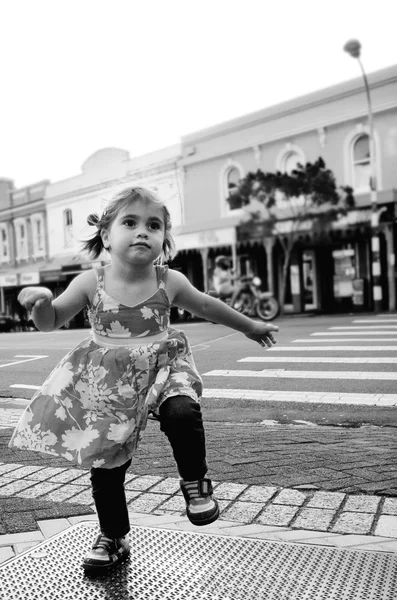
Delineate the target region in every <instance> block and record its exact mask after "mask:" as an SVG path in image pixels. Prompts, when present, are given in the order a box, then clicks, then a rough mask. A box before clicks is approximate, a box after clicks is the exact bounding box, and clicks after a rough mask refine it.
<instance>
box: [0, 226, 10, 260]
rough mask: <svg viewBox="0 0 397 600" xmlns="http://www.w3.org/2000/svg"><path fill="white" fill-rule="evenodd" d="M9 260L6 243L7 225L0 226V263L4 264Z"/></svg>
mask: <svg viewBox="0 0 397 600" xmlns="http://www.w3.org/2000/svg"><path fill="white" fill-rule="evenodd" d="M9 260H10V248H9V242H8V231H7V225H0V262H1V263H5V262H8V261H9Z"/></svg>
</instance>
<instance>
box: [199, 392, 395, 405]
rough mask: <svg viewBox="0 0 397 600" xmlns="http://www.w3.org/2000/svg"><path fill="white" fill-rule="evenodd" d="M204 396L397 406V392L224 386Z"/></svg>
mask: <svg viewBox="0 0 397 600" xmlns="http://www.w3.org/2000/svg"><path fill="white" fill-rule="evenodd" d="M203 398H206V399H211V400H213V399H216V398H222V399H228V400H258V401H260V402H266V401H271V402H307V403H313V402H316V403H321V404H366V405H372V406H397V394H365V393H364V394H355V393H351V392H345V393H340V394H337V393H333V392H295V391H282V392H278V391H272V390H247V389H232V390H227V389H224V388H207V389H204V393H203Z"/></svg>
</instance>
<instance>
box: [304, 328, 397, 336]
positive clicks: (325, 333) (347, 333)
mask: <svg viewBox="0 0 397 600" xmlns="http://www.w3.org/2000/svg"><path fill="white" fill-rule="evenodd" d="M396 333H397V331H380V332H379V333H378V332H377V331H362V330H361V329H360V330H356V331H316V332H315V333H311V334H310V335H396Z"/></svg>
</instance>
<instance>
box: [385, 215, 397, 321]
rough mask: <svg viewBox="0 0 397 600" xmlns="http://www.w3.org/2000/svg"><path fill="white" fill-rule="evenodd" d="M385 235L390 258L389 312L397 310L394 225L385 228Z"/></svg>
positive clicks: (388, 269)
mask: <svg viewBox="0 0 397 600" xmlns="http://www.w3.org/2000/svg"><path fill="white" fill-rule="evenodd" d="M383 231H384V234H385V238H386V256H388V257H389V260H388V261H387V282H388V287H389V310H395V309H396V274H395V268H396V267H395V261H396V255H395V247H394V235H393V233H394V232H393V225H392V224H388V225H385V226H384V229H383Z"/></svg>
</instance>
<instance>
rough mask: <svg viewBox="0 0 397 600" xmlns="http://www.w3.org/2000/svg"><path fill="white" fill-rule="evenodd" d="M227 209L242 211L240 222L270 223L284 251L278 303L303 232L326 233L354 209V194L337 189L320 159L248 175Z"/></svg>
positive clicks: (229, 198) (346, 190)
mask: <svg viewBox="0 0 397 600" xmlns="http://www.w3.org/2000/svg"><path fill="white" fill-rule="evenodd" d="M227 201H228V203H229V206H230V208H232V209H233V208H237V207H240V206H241V207H242V208H243V209H244V216H243V218H242V222H245V223H247V222H249V221H260V222H264V221H267V222H269V225H271V226H272V229H271V230H272V234H273V235H274V236H276V237H277V238H278V239H279V240H280V243H281V245H282V247H283V250H284V265H283V280H282V289H281V294H280V296H281V300H282V304H284V295H285V287H286V286H285V283H286V277H287V273H288V266H289V261H290V257H291V252H292V249H293V247H294V245H295V243H296V241H297V239H298V236H299V234H301V233H302V232H303V231H305V232H306V233H307V232H308V231H309V230H310V231H311V232H316V233H317V234H320V235H321V234H324V233H326V232H327V231H328V229H329V227H330V225H331V224H332V222H334V221H335V220H336V219H338V217H339V216H343V215H345V214H346V213H347V212H348V211H349V210H350V209H351V208H353V207H354V204H355V202H354V196H353V190H352V188H351V187H349V186H339V187H338V186H337V183H336V179H335V176H334V174H333V172H332V171H331V170H330V169H327V167H326V165H325V162H324V160H323V159H322V158H321V157H319V158H318V159H317V160H316V162H314V163H310V162H308V163H306V164H305V165H302V164H298V165H297V168H296V169H294V170H293V171H292V172H291V173H282V172H280V171H276V172H275V173H272V172H263V171H262V170H260V169H258V170H257V171H256V172H255V173H254V172H249V173H247V175H246V176H245V177H243V179H241V180H240V181H239V184H238V186H237V187H236V188H234V189H233V190H232V191H231V193H230V194H229V197H228V199H227Z"/></svg>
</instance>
